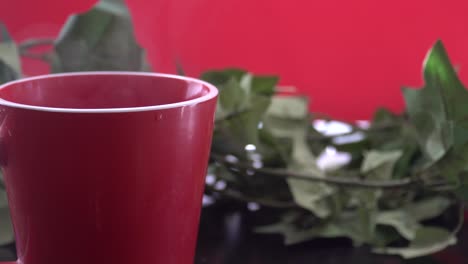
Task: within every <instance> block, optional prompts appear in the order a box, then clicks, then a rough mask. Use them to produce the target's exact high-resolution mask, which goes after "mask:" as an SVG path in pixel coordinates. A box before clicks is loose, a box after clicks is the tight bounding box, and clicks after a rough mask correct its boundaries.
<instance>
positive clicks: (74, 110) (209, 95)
mask: <svg viewBox="0 0 468 264" xmlns="http://www.w3.org/2000/svg"><path fill="white" fill-rule="evenodd" d="M86 75H128V76H147V77H158V78H161V77H162V78H169V79H175V80H182V81H186V82H189V83H199V84H200V85H203V86H205V87H206V88H208V93H207V94H205V95H202V96H200V97H197V98H195V99H191V100H185V101H180V102H177V103H171V104H160V105H151V106H140V107H122V108H60V107H45V106H35V105H28V104H20V103H15V102H11V101H7V100H5V99H2V98H0V105H4V106H9V107H14V108H22V109H28V110H35V111H44V112H61V113H129V112H143V111H153V110H163V109H173V108H179V107H184V106H189V105H195V104H199V103H202V102H205V101H209V100H210V99H212V98H214V97H216V95H217V94H218V89H216V87H215V86H214V85H212V84H210V83H208V82H205V81H202V80H199V79H196V78H191V77H185V76H179V75H174V74H165V73H151V72H132V71H88V72H71V73H56V74H46V75H39V76H34V77H27V78H22V79H19V80H15V81H11V82H7V83H5V84H2V85H0V90H1V89H4V88H6V87H9V86H11V85H16V84H21V83H26V82H30V81H36V80H42V79H49V78H60V77H67V76H86Z"/></svg>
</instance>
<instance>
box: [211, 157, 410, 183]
mask: <svg viewBox="0 0 468 264" xmlns="http://www.w3.org/2000/svg"><path fill="white" fill-rule="evenodd" d="M211 158H212V159H213V160H215V161H216V162H218V163H220V164H223V165H226V166H230V167H232V168H237V169H246V170H252V171H254V172H257V173H261V174H267V175H270V176H274V177H281V178H284V179H288V178H291V179H299V180H305V181H316V182H323V183H328V184H334V185H341V186H349V187H360V188H380V189H392V188H403V187H410V186H412V185H414V184H416V183H418V182H419V181H418V180H416V179H412V178H403V179H399V180H385V181H384V180H378V181H375V180H362V179H359V178H358V177H356V176H359V175H356V176H354V177H349V178H345V177H336V176H326V177H322V176H319V175H313V174H306V173H300V172H293V171H290V170H285V169H273V168H266V167H263V168H255V167H253V166H252V165H250V164H248V163H245V162H232V161H228V160H227V159H226V158H225V157H224V156H222V155H218V154H213V153H212V154H211Z"/></svg>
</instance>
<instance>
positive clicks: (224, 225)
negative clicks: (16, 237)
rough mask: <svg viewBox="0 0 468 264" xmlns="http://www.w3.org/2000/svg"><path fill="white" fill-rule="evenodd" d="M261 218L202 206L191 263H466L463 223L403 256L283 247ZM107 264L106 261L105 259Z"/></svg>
mask: <svg viewBox="0 0 468 264" xmlns="http://www.w3.org/2000/svg"><path fill="white" fill-rule="evenodd" d="M259 221H261V219H260V220H259V219H258V217H256V215H255V213H251V212H248V211H245V210H234V209H233V208H225V207H218V206H211V207H206V208H204V209H203V211H202V216H201V221H200V231H199V238H198V245H197V256H196V258H195V264H280V263H281V264H284V263H287V264H335V263H336V264H342V263H348V264H353V263H356V264H374V263H378V264H404V263H409V264H465V263H468V227H464V228H463V229H462V230H461V231H460V233H459V243H458V244H457V245H456V246H452V247H450V248H448V249H446V250H444V251H442V252H440V253H438V254H436V255H434V256H430V257H424V258H419V259H413V260H403V259H401V258H399V257H394V256H380V255H374V254H371V253H369V251H368V249H367V248H365V247H362V248H353V247H351V245H350V243H349V241H347V240H346V239H330V240H327V239H323V240H322V239H321V240H315V241H311V242H307V243H303V244H300V245H295V246H289V247H285V246H284V245H283V243H282V239H281V237H280V236H278V235H260V234H255V233H252V232H250V227H251V226H252V225H254V224H255V223H258V222H259ZM14 259H15V254H14V246H13V245H9V246H6V247H1V248H0V261H1V260H14ZM109 264H110V263H109Z"/></svg>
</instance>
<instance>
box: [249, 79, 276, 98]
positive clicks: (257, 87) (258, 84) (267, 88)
mask: <svg viewBox="0 0 468 264" xmlns="http://www.w3.org/2000/svg"><path fill="white" fill-rule="evenodd" d="M278 79H279V78H278V77H277V76H254V77H253V78H252V84H251V85H252V92H254V93H257V94H263V95H266V96H272V95H273V94H274V93H275V87H276V84H277V83H278Z"/></svg>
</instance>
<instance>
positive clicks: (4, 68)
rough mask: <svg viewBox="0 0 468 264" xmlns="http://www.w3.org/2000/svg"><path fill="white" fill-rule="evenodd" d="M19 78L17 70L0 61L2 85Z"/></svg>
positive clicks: (0, 81)
mask: <svg viewBox="0 0 468 264" xmlns="http://www.w3.org/2000/svg"><path fill="white" fill-rule="evenodd" d="M17 78H18V75H17V74H16V72H15V70H13V69H12V68H11V67H10V66H9V65H7V64H6V63H5V62H3V60H1V59H0V84H2V83H6V82H9V81H13V80H15V79H17Z"/></svg>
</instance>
